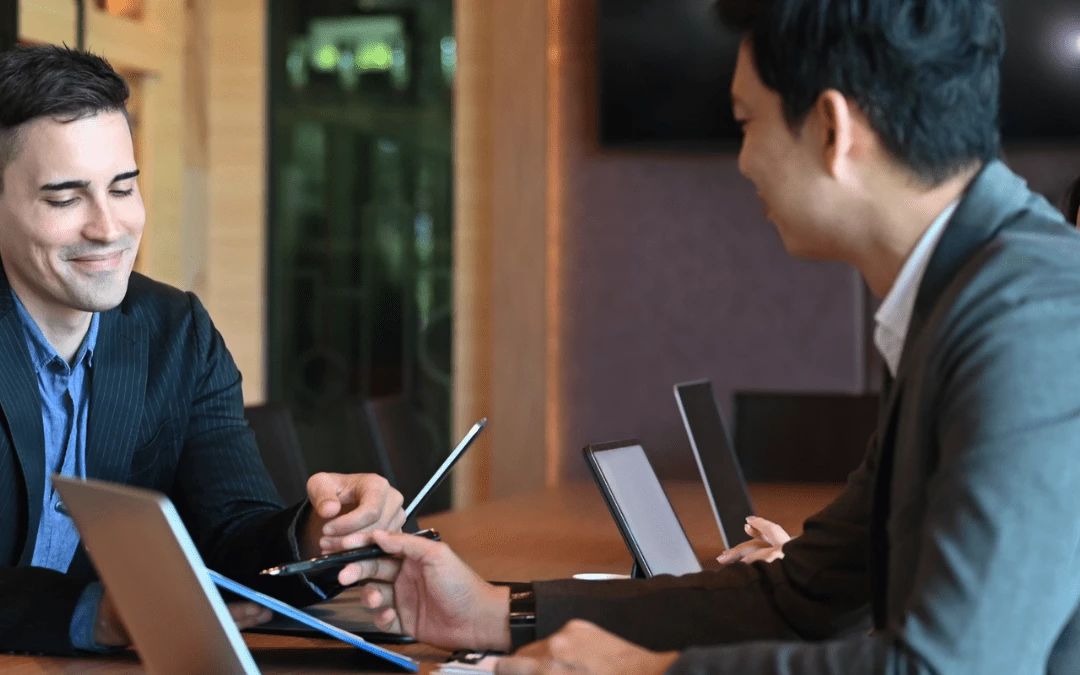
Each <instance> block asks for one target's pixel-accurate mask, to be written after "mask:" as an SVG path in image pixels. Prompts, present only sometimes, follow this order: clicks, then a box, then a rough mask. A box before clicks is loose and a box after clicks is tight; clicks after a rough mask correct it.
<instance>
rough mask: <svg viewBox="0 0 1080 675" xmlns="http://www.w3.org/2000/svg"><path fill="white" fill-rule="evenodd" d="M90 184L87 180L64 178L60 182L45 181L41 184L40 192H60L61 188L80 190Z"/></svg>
mask: <svg viewBox="0 0 1080 675" xmlns="http://www.w3.org/2000/svg"><path fill="white" fill-rule="evenodd" d="M89 186H90V181H88V180H65V181H63V182H60V183H46V184H45V185H42V186H41V190H42V192H60V191H61V190H80V189H85V188H87V187H89Z"/></svg>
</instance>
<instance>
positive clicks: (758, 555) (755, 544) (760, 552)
mask: <svg viewBox="0 0 1080 675" xmlns="http://www.w3.org/2000/svg"><path fill="white" fill-rule="evenodd" d="M745 528H746V533H747V534H749V535H750V536H751V537H753V539H751V540H750V541H744V542H743V543H741V544H739V545H738V546H735V547H734V548H730V549H728V550H726V551H724V552H723V553H721V554H720V557H718V558H717V559H716V561H717V562H718V563H720V564H721V565H730V564H731V563H735V562H742V563H746V564H747V565H749V564H750V563H753V562H757V561H759V560H764V561H765V562H772V561H773V560H776V559H778V558H783V557H784V549H783V548H782V547H783V546H784V544H786V543H788V542H789V541H791V536H790V535H788V533H787V532H785V531H784V528H782V527H780V526H779V525H777V524H776V523H774V522H772V521H768V520H765V519H764V518H758V517H757V516H750V517H749V518H747V519H746V525H745Z"/></svg>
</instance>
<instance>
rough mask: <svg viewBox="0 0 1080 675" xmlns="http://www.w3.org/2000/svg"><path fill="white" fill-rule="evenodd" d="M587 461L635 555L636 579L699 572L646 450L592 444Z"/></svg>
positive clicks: (625, 443)
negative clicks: (638, 577) (646, 454)
mask: <svg viewBox="0 0 1080 675" xmlns="http://www.w3.org/2000/svg"><path fill="white" fill-rule="evenodd" d="M584 452H585V463H586V464H588V465H589V469H590V470H591V471H592V474H593V478H595V479H596V484H597V486H599V488H600V492H601V493H602V494H603V495H604V501H605V502H607V505H608V509H609V510H610V511H611V516H612V518H614V519H615V524H616V525H617V526H618V527H619V532H620V533H621V534H622V536H623V541H625V542H626V547H627V548H628V549H630V553H631V555H633V556H634V564H635V567H636V570H635V572H636V575H637V576H645V577H653V576H656V575H657V574H674V575H676V576H678V575H682V574H692V573H694V572H700V571H701V564H700V563H699V562H698V559H697V556H696V555H695V554H694V549H693V547H692V546H691V545H690V540H689V539H687V537H686V531H685V530H683V527H682V523H680V522H679V518H678V516H676V515H675V510H674V509H673V508H672V507H671V502H670V501H669V500H668V498H667V494H666V493H665V492H664V488H663V486H661V485H660V480H659V479H658V478H657V477H656V472H655V471H653V468H652V465H651V464H650V463H649V458H648V457H646V456H645V449H644V448H642V447H641V444H640V443H639V442H637V441H636V440H626V441H616V442H614V443H602V444H598V445H590V446H587V447H586V448H585V451H584Z"/></svg>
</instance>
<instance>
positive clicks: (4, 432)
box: [0, 47, 404, 654]
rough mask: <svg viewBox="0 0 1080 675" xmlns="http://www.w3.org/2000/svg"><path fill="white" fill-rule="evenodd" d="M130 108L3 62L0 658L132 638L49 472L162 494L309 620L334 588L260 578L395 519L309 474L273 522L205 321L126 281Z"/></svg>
mask: <svg viewBox="0 0 1080 675" xmlns="http://www.w3.org/2000/svg"><path fill="white" fill-rule="evenodd" d="M127 98H128V88H127V85H126V84H125V83H124V81H123V79H122V78H120V77H119V76H118V75H117V74H116V72H115V71H113V69H112V68H111V67H110V66H109V65H108V64H107V63H106V62H105V61H104V60H102V59H100V58H97V57H95V56H92V55H89V54H83V53H79V52H75V51H71V50H68V49H65V48H58V47H36V48H29V49H19V50H16V51H12V52H7V53H4V54H0V650H13V651H33V652H47V653H56V654H67V653H73V652H76V651H80V650H83V651H103V650H106V649H108V648H111V647H118V646H122V645H124V644H126V643H127V641H128V640H127V635H126V633H125V631H124V629H123V626H122V624H121V622H120V621H119V618H118V617H117V615H116V613H115V611H114V609H113V606H112V603H111V602H110V601H109V599H108V595H107V594H105V593H103V589H102V587H101V584H100V583H99V582H97V581H96V576H95V574H94V570H93V568H92V566H91V564H90V561H89V560H88V558H87V556H86V553H85V551H84V550H83V549H82V547H81V546H80V545H79V536H78V533H77V532H76V530H75V528H74V526H73V524H72V522H71V520H70V519H69V518H68V517H67V516H66V515H65V514H64V512H63V507H62V504H60V502H59V500H58V498H57V496H56V494H55V493H54V491H53V489H52V485H51V480H50V478H49V477H50V475H51V474H53V473H57V472H59V473H62V474H65V475H78V476H84V477H91V478H98V479H103V480H110V481H116V482H122V483H127V484H130V485H137V486H141V487H146V488H153V489H156V490H160V491H162V492H165V493H166V494H168V495H169V497H170V498H171V499H172V500H173V502H174V503H175V504H176V506H177V509H178V510H179V511H180V513H181V515H182V516H183V518H184V522H185V524H186V526H187V528H188V530H189V531H190V532H191V535H192V538H193V539H194V540H195V542H196V543H197V545H198V547H199V550H200V553H201V554H202V556H203V558H204V559H205V561H206V563H207V564H208V565H209V566H210V567H211V568H214V569H217V570H219V571H220V572H222V573H223V574H225V575H227V576H231V577H233V578H235V579H237V580H239V581H242V582H243V583H245V584H248V585H250V586H254V587H256V588H259V589H260V590H263V591H265V592H268V593H271V594H273V595H276V596H278V597H281V598H283V599H285V600H287V601H289V602H291V603H294V604H300V605H303V604H310V603H311V602H314V601H316V600H319V599H321V598H324V597H326V595H327V594H330V593H333V592H335V591H336V590H338V589H339V588H340V587H339V586H337V584H336V580H334V579H333V578H312V579H304V578H292V579H286V580H266V579H263V578H260V577H259V576H258V570H260V569H263V568H265V567H268V566H271V565H275V564H279V563H281V562H282V561H284V560H290V559H292V560H295V559H298V558H299V557H307V556H311V555H318V554H319V553H324V552H330V551H336V550H341V549H344V548H350V547H352V546H354V545H356V541H357V540H356V536H357V535H358V534H360V533H361V532H364V531H367V530H370V529H372V528H376V527H378V528H380V529H381V528H392V529H398V530H400V528H401V525H402V523H403V522H404V514H403V512H402V510H401V503H402V498H401V495H400V494H398V493H397V492H396V491H395V490H393V489H392V488H390V486H389V485H388V484H387V482H386V481H385V480H383V479H382V478H380V477H378V476H372V475H353V476H346V475H338V474H318V475H316V476H314V477H312V478H311V480H309V482H308V495H309V499H308V500H307V501H305V502H304V503H302V504H297V505H295V506H293V507H291V508H283V507H282V505H281V503H280V500H279V498H278V496H277V493H276V491H275V489H274V487H273V485H272V483H271V482H270V479H269V477H268V475H267V473H266V470H265V469H264V467H263V466H262V463H261V461H260V459H259V453H258V450H257V448H256V446H255V440H254V436H253V434H252V433H251V431H250V430H249V429H248V428H247V425H246V423H245V422H244V416H243V398H242V394H241V388H240V373H239V371H238V370H237V369H236V366H235V364H234V363H233V360H232V357H231V356H230V355H229V351H228V349H227V348H226V346H225V343H224V341H223V340H222V338H221V335H220V334H219V333H218V332H217V330H215V329H214V325H213V323H212V322H211V320H210V317H209V315H208V314H207V312H206V310H205V309H204V308H203V307H202V305H201V304H200V303H199V301H198V299H197V298H196V297H195V296H194V295H192V294H190V293H183V292H181V291H178V290H176V289H174V288H170V287H168V286H165V285H164V284H159V283H156V282H154V281H152V280H150V279H148V278H146V277H144V276H141V275H139V274H133V273H132V271H131V269H132V265H133V263H134V260H135V254H136V251H137V250H138V245H139V240H140V237H141V235H142V230H143V226H144V224H145V221H146V213H145V210H144V208H143V202H142V198H141V196H140V194H139V185H138V182H137V180H136V177H137V176H138V170H137V168H136V166H135V157H134V151H133V147H132V139H131V131H130V127H129V123H128V118H127V112H126V109H125V104H126V101H127ZM147 590H148V592H150V590H151V589H147ZM233 615H234V617H235V618H236V619H237V622H238V623H239V624H240V625H241V626H242V627H243V626H250V625H252V624H255V623H259V622H261V621H263V620H266V619H268V618H269V616H268V614H266V613H265V610H259V609H257V608H255V607H254V606H237V607H234V611H233Z"/></svg>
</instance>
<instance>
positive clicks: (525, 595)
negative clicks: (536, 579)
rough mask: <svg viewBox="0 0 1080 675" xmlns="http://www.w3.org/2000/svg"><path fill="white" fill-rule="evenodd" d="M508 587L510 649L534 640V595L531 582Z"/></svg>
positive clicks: (515, 648) (512, 649)
mask: <svg viewBox="0 0 1080 675" xmlns="http://www.w3.org/2000/svg"><path fill="white" fill-rule="evenodd" d="M507 585H508V586H509V587H510V650H511V651H514V650H517V649H518V648H519V647H523V646H525V645H527V644H529V643H530V642H536V595H534V594H533V587H532V584H520V583H517V584H507Z"/></svg>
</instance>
